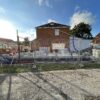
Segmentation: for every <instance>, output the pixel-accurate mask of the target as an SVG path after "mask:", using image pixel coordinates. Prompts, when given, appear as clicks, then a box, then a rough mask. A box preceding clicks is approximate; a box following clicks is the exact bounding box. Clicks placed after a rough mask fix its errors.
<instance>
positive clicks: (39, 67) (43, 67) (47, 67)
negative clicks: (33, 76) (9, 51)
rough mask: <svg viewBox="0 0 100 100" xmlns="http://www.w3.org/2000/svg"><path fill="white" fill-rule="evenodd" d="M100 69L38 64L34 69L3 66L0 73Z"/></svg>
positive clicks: (97, 66)
mask: <svg viewBox="0 0 100 100" xmlns="http://www.w3.org/2000/svg"><path fill="white" fill-rule="evenodd" d="M95 68H100V63H86V64H84V66H79V64H71V63H38V64H36V68H33V66H32V65H23V66H22V65H12V66H10V65H3V66H2V67H0V73H22V72H33V71H35V72H38V71H53V70H75V69H95Z"/></svg>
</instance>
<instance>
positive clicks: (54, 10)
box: [0, 0, 100, 40]
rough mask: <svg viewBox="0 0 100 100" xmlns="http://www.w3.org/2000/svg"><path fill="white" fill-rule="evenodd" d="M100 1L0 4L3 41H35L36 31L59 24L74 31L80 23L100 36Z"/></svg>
mask: <svg viewBox="0 0 100 100" xmlns="http://www.w3.org/2000/svg"><path fill="white" fill-rule="evenodd" d="M99 6H100V0H0V37H2V38H9V39H13V40H16V30H17V29H18V32H19V36H20V39H23V38H24V37H29V39H30V40H33V39H34V38H36V32H35V27H36V26H39V25H42V24H45V23H48V22H52V21H53V22H57V23H61V24H66V25H69V26H71V28H73V27H74V26H75V25H77V24H78V23H80V22H85V23H88V24H90V25H91V27H92V31H91V33H92V34H93V36H95V35H96V34H97V33H99V32H100V29H99V26H100V20H99V18H100V10H99V9H100V8H99Z"/></svg>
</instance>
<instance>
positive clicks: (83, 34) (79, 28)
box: [70, 22, 93, 39]
mask: <svg viewBox="0 0 100 100" xmlns="http://www.w3.org/2000/svg"><path fill="white" fill-rule="evenodd" d="M70 34H72V35H74V36H76V37H79V38H83V39H92V38H93V37H92V34H91V26H90V25H89V24H85V23H83V22H82V23H79V24H78V25H75V27H74V28H73V29H71V30H70Z"/></svg>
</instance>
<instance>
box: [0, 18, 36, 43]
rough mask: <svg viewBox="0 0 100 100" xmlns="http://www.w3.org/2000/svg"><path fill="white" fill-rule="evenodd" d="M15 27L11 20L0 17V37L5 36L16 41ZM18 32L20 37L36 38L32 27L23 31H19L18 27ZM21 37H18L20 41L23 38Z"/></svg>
mask: <svg viewBox="0 0 100 100" xmlns="http://www.w3.org/2000/svg"><path fill="white" fill-rule="evenodd" d="M16 29H17V28H16V27H15V26H14V25H13V24H12V23H11V22H9V21H7V20H2V19H0V38H7V39H12V40H15V41H16V40H17V37H16V36H17V34H16ZM18 34H19V36H20V37H22V38H25V37H29V39H30V40H33V39H34V38H36V34H35V30H34V29H29V30H26V31H25V32H21V31H20V29H19V31H18ZM22 38H20V40H21V41H22V40H23V39H22Z"/></svg>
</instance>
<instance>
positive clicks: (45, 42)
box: [32, 28, 69, 49]
mask: <svg viewBox="0 0 100 100" xmlns="http://www.w3.org/2000/svg"><path fill="white" fill-rule="evenodd" d="M57 29H59V30H60V34H59V36H55V34H54V33H55V30H54V29H53V28H38V29H36V35H37V39H36V40H35V43H36V41H37V43H38V45H37V48H38V47H39V46H40V47H45V46H46V47H50V48H51V44H52V43H65V44H66V47H68V46H69V45H68V44H69V35H68V34H69V29H68V28H57ZM33 42H34V41H33ZM35 43H33V45H32V49H34V44H35ZM51 49H52V48H51Z"/></svg>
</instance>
